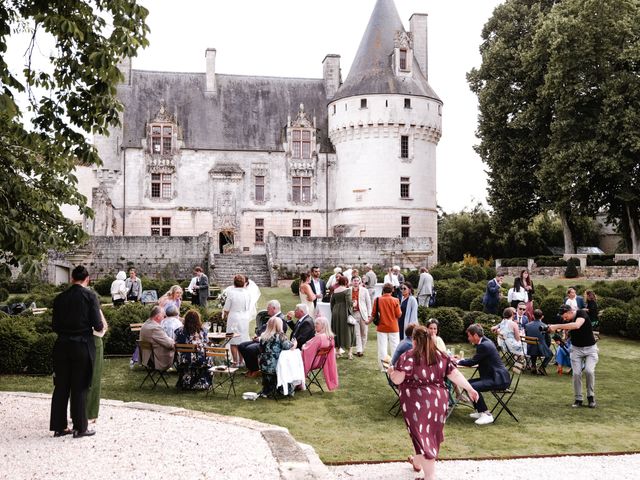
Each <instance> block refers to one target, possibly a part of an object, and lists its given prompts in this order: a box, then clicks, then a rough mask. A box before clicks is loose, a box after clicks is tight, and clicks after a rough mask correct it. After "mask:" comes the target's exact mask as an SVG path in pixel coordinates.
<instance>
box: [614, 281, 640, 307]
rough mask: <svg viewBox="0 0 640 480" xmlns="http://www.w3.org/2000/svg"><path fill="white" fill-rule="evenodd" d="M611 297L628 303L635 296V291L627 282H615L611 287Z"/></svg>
mask: <svg viewBox="0 0 640 480" xmlns="http://www.w3.org/2000/svg"><path fill="white" fill-rule="evenodd" d="M611 296H612V297H613V298H617V299H620V300H622V301H624V302H628V301H629V300H631V299H632V298H633V297H635V296H636V291H635V289H634V288H633V286H631V284H629V283H628V282H624V281H615V282H613V283H612V285H611Z"/></svg>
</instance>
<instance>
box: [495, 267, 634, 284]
mask: <svg viewBox="0 0 640 480" xmlns="http://www.w3.org/2000/svg"><path fill="white" fill-rule="evenodd" d="M524 268H525V267H498V268H497V272H498V273H501V274H503V275H505V276H508V277H517V276H518V275H520V272H521V271H522V270H523V269H524ZM566 269H567V267H533V268H531V269H530V271H531V276H532V277H533V279H534V282H535V278H536V277H544V278H562V277H564V272H565V271H566ZM578 273H579V275H580V277H583V278H593V279H605V278H612V279H635V278H638V276H639V275H640V269H639V268H638V267H637V266H616V267H614V266H611V267H584V268H578Z"/></svg>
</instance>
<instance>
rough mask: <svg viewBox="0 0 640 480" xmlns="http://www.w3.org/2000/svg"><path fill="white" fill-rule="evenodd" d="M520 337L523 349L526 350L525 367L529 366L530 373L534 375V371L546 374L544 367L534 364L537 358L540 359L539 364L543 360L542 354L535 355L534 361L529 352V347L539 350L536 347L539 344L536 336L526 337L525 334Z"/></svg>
mask: <svg viewBox="0 0 640 480" xmlns="http://www.w3.org/2000/svg"><path fill="white" fill-rule="evenodd" d="M520 339H521V340H522V349H523V351H525V352H527V353H525V355H524V357H525V359H526V365H527V367H529V368H530V370H531V373H533V374H534V375H535V374H536V372H541V374H543V375H546V374H547V371H546V369H543V368H542V367H540V368H538V365H536V363H537V362H538V360H540V365H542V362H544V355H535V357H536V361H535V362H534V361H533V358H532V356H531V354H530V353H529V352H531V347H535V348H534V350H535V351H536V352H540V349H539V348H538V345H539V339H538V337H528V336H526V335H525V336H522V337H520Z"/></svg>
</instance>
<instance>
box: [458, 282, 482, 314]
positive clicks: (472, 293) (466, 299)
mask: <svg viewBox="0 0 640 480" xmlns="http://www.w3.org/2000/svg"><path fill="white" fill-rule="evenodd" d="M482 294H483V291H482V289H480V288H479V287H470V288H467V289H466V290H463V291H462V293H461V294H460V301H459V302H458V306H459V307H460V308H462V309H463V310H471V302H473V300H474V299H475V298H477V297H478V296H480V303H481V304H482Z"/></svg>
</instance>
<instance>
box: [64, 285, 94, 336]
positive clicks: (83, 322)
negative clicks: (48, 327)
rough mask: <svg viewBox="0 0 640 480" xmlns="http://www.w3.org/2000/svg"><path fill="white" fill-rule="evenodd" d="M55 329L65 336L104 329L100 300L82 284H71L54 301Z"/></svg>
mask: <svg viewBox="0 0 640 480" xmlns="http://www.w3.org/2000/svg"><path fill="white" fill-rule="evenodd" d="M52 323H53V331H54V332H56V333H57V334H58V335H63V336H90V335H92V334H93V332H92V330H91V328H92V327H93V328H94V329H95V330H96V331H98V332H99V331H101V330H102V327H103V325H102V318H101V317H100V302H99V301H98V297H97V296H96V294H95V293H94V292H93V291H91V290H89V289H88V288H85V287H83V286H82V285H78V284H74V285H71V287H69V288H68V289H67V290H65V291H64V292H62V293H61V294H60V295H58V296H57V297H56V298H55V300H54V301H53V322H52Z"/></svg>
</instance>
